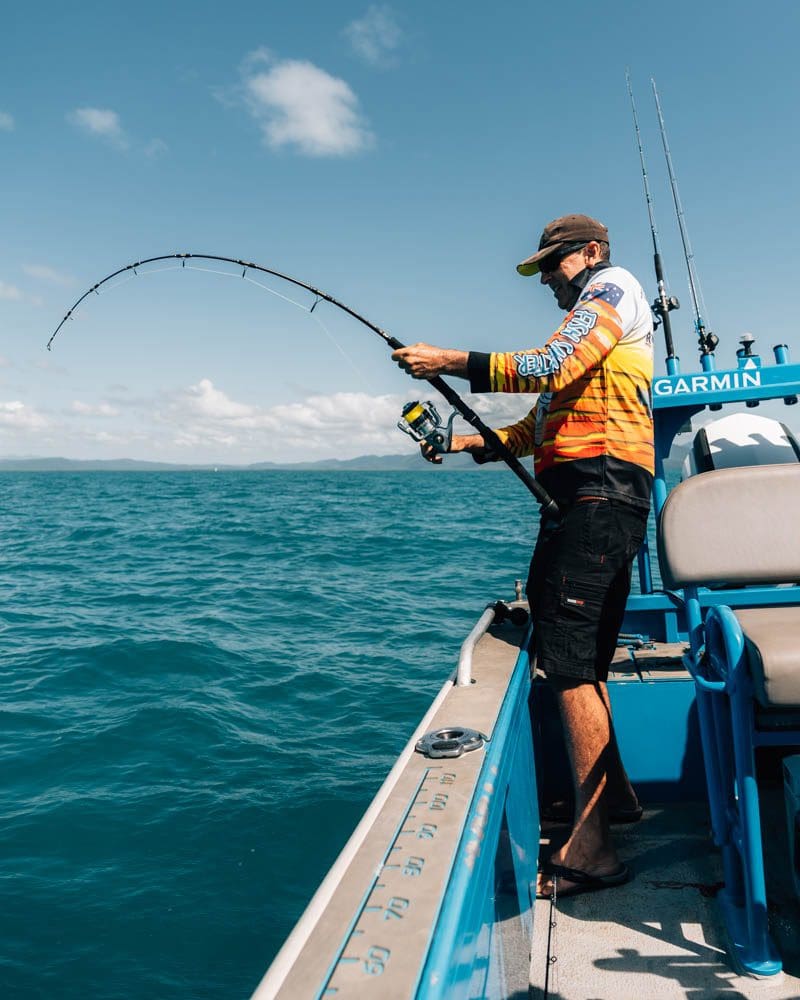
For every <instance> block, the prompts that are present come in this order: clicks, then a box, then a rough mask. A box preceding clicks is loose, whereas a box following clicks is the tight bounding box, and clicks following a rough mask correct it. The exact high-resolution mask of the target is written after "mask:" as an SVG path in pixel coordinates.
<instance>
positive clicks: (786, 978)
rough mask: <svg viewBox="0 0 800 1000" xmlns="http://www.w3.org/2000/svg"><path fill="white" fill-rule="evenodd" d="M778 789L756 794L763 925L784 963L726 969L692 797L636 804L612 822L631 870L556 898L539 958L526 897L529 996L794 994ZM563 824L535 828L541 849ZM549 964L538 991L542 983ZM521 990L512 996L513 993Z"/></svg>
mask: <svg viewBox="0 0 800 1000" xmlns="http://www.w3.org/2000/svg"><path fill="white" fill-rule="evenodd" d="M783 808H784V807H783V797H782V793H781V790H780V788H778V787H775V788H768V789H766V791H764V792H762V812H763V815H762V824H763V826H764V827H765V830H764V843H765V844H766V845H769V848H770V849H769V851H768V855H767V857H766V867H767V879H768V895H769V904H770V926H771V930H772V933H773V937H774V939H775V941H776V944H777V946H778V948H779V950H780V951H781V953H782V956H783V961H784V972H783V973H782V974H779V975H778V976H773V977H769V978H765V979H755V978H752V977H749V976H742V975H737V974H736V973H735V972H734V971H733V970H732V968H731V966H730V960H729V958H728V956H727V954H726V952H725V937H724V929H723V924H722V919H721V916H720V914H719V912H718V908H717V906H716V901H715V899H714V896H715V894H716V891H717V889H718V887H719V885H720V880H721V878H722V875H721V868H720V862H719V855H718V853H717V852H716V850H715V849H714V847H713V845H712V842H711V836H710V829H709V822H708V810H707V807H706V805H705V804H703V803H692V804H685V805H676V804H675V803H670V804H669V805H665V806H663V807H654V808H650V809H648V810H647V811H646V812H645V814H644V817H643V819H642V821H641V822H640V823H638V824H636V825H635V826H631V827H615V828H614V831H615V841H616V843H617V847H618V849H619V852H620V856H621V857H622V858H623V860H625V861H626V862H627V863H628V864H629V865H630V866H631V868H632V870H633V872H634V879H633V881H632V882H630V883H629V884H628V885H625V886H622V887H620V888H618V889H610V890H604V891H602V892H596V893H589V894H586V895H582V896H574V897H572V898H571V899H570V898H565V899H563V900H562V901H561V902H560V903H559V905H558V911H557V913H556V914H555V927H554V928H553V929H552V934H551V940H550V950H549V958H550V961H549V962H548V941H547V934H546V933H543V932H544V931H545V929H546V928H547V927H548V923H549V921H550V916H551V915H550V903H549V902H548V901H546V900H538V901H537V903H536V909H535V917H534V926H535V927H536V928H537V931H538V933H537V934H536V935H535V936H534V943H533V954H532V956H531V972H530V996H531V997H535V998H537V1000H540V998H541V1000H544V998H545V997H547V998H548V1000H628V998H631V1000H640V998H645V997H646V998H650V997H657V998H659V1000H672V998H675V1000H683V998H686V997H691V998H692V1000H716V998H723V997H725V998H727V997H730V998H742V1000H749V998H762V1000H767V998H768V1000H796V998H798V997H800V933H798V927H800V904H799V903H798V901H797V899H796V898H795V897H794V895H793V892H792V886H791V879H790V876H789V872H788V868H787V857H788V854H787V843H786V820H785V816H784V812H783ZM566 834H567V829H566V828H565V827H563V826H555V825H553V826H550V827H549V829H544V830H543V832H542V856H545V857H546V856H547V855H548V854H549V853H550V852H551V851H552V849H553V846H554V845H556V844H558V843H559V840H560V839H563V837H565V836H566ZM548 968H549V983H547V991H546V990H545V983H546V977H547V971H548ZM522 995H524V994H522V993H521V992H520V993H518V994H517V996H518V997H521V996H522Z"/></svg>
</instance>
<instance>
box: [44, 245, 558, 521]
mask: <svg viewBox="0 0 800 1000" xmlns="http://www.w3.org/2000/svg"><path fill="white" fill-rule="evenodd" d="M187 260H215V261H220V262H222V263H226V264H235V265H236V266H237V267H241V268H242V274H241V276H242V277H243V278H244V277H245V276H246V275H247V272H248V271H251V270H252V271H260V272H262V273H264V274H269V275H271V276H272V277H273V278H278V279H280V280H281V281H286V282H288V283H289V284H291V285H295V286H296V287H298V288H304V289H305V290H306V291H308V292H311V294H312V295H313V296H314V302H313V304H312V305H311V307H310V308H309V309H308V310H307V312H309V313H313V312H314V310H315V309H316V307H317V306H318V305H319V303H320V302H322V301H324V302H329V303H330V304H331V305H332V306H336V308H337V309H341V310H342V311H343V312H345V313H347V315H348V316H352V317H353V319H356V320H358V322H359V323H362V324H363V325H364V326H366V327H367V328H368V329H370V330H372V331H373V333H376V334H377V335H378V336H379V337H380V338H381V339H382V340H383V341H385V343H386V344H388V345H389V347H391V349H392V350H393V351H399V350H402V349H403V348H404V347H405V346H406V345H405V344H403V343H402V342H401V341H399V340H398V339H397V337H393V336H391V335H390V334H388V333H387V332H386V331H385V330H382V329H381V328H380V327H379V326H376V325H375V324H374V323H371V322H370V321H369V320H368V319H367V318H366V317H364V316H362V315H361V314H360V313H358V312H356V311H355V309H351V308H350V306H347V305H345V304H344V303H343V302H340V301H339V300H338V299H335V298H334V297H333V296H332V295H328V293H327V292H323V291H321V290H320V289H319V288H315V287H314V286H313V285H310V284H308V283H307V282H305V281H300V280H299V279H298V278H292V277H290V276H289V275H288V274H283V273H282V272H281V271H275V270H273V269H272V268H269V267H263V266H262V265H261V264H254V263H253V262H252V261H246V260H239V259H238V258H236V257H224V256H220V255H219V254H206V253H170V254H162V255H161V256H158V257H146V258H144V259H142V260H138V261H136V262H134V263H133V264H126V265H125V267H120V268H118V269H117V270H116V271H112V272H111V274H108V275H106V277H105V278H103V279H102V280H101V281H98V282H97V283H96V284H94V285H92V286H91V288H89V289H87V290H86V291H85V292H84V293H83V295H81V297H80V298H79V299H77V300H76V301H75V302H74V304H73V305H72V307H71V308H70V309H68V310H67V313H66V315H65V316H64V318H63V319H62V320H61V322H60V323H59V324H58V326H57V327H56V328H55V330H54V331H53V333H52V335H51V337H50V339H49V340H48V341H47V349H48V351H49V350H52V344H53V341H54V340H55V338H56V335H57V334H58V332H59V330H60V329H61V327H62V326H63V325H64V324H65V323H66V322H67V320H69V319H71V318H72V317H73V313H74V312H75V310H76V309H77V308H78V306H79V305H80V304H81V303H82V302H83V301H84V299H86V298H88V296H90V295H91V294H92V293H94V294H96V295H99V294H100V291H99V290H100V288H102V286H103V285H105V284H106V283H107V282H109V281H112V280H113V279H114V278H117V277H119V275H121V274H126V273H127V272H133V274H134V275H135V274H138V270H137V269H138V268H140V267H145V266H146V265H147V264H155V263H158V262H161V261H180V262H181V268H185V267H186V261H187ZM251 280H252V279H251ZM263 287H266V286H263ZM267 290H268V291H272V289H267ZM276 294H277V293H276ZM290 301H291V300H290ZM294 304H295V305H300V303H297V302H295V303H294ZM301 308H305V306H301ZM427 381H428V382H429V383H430V384H431V385H432V386H433V387H434V389H436V390H437V392H439V393H441V395H442V396H444V398H445V399H446V400H447V402H448V403H449V404H450V405H451V406H452V407H453V408H454V409H455V410H457V411H458V413H460V414H461V416H462V417H463V418H464V420H466V421H467V423H468V424H470V425H471V426H472V427H474V428H475V430H476V431H477V432H478V433H479V434H480V435H481V437H482V438H483V440H484V441H485V442H486V445H487V447H488V448H489V449H490V450H491V451H492V452H493V453H494V454H495V455H496V456H497V457H498V458H499V459H501V460H502V461H503V462H505V463H506V465H507V466H508V467H509V469H511V471H512V472H513V473H514V475H515V476H516V477H517V478H518V479H519V480H520V481H521V482H522V483H523V484H524V485H525V487H526V488H527V489H528V491H529V492H530V493H532V494H533V496H534V497H535V499H536V500H537V502H538V503H539V504H540V505H541V508H542V514H543V515H545V514H546V515H548V516H550V517H557V516H558V515H559V514H560V511H559V508H558V505H557V504H556V502H555V500H553V498H552V497H551V496H550V494H549V493H548V492H547V491H546V490H545V489H544V488H543V487H542V486H541V485H540V484H539V483H538V482H537V481H536V479H535V478H534V477H533V476H532V475H531V474H530V472H528V470H527V469H526V468H525V466H524V465H523V464H522V463H521V462H520V460H519V459H518V458H517V456H516V455H514V454H513V453H512V452H511V451H510V449H509V448H508V447H507V446H506V445H505V444H504V443H503V442H502V441H501V440H500V438H499V437H498V436H497V434H496V433H495V432H494V431H493V430H492V429H491V427H487V426H486V424H485V423H484V422H483V421H482V420H481V418H480V417H479V416H478V414H477V413H476V412H475V411H474V410H473V409H472V408H471V407H469V406H468V405H467V404H466V403H465V402H464V400H463V399H462V398H461V396H459V395H458V393H457V392H456V391H455V389H453V387H452V386H451V385H449V384H448V383H447V382H445V381H444V379H443V378H442V377H441V376H439V375H436V376H434V377H433V378H429V379H427ZM437 416H438V415H437ZM431 433H432V439H431V443H432V445H433V447H434V448H436V449H437V450H441V449H442V446H443V445H444V444H445V443H446V441H447V438H446V436H445V435H442V434H441V433H440V432H439V431H438V430H436V429H435V428H434V430H433V431H432V432H431Z"/></svg>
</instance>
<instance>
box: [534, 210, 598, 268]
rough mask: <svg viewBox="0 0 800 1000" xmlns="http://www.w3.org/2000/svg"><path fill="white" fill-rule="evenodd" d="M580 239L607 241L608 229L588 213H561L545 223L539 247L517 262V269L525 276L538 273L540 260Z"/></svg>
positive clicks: (578, 241)
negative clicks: (558, 216) (533, 252)
mask: <svg viewBox="0 0 800 1000" xmlns="http://www.w3.org/2000/svg"><path fill="white" fill-rule="evenodd" d="M582 240H583V241H585V242H586V243H588V242H589V241H590V240H598V241H599V242H601V243H608V230H607V229H606V227H605V226H604V225H603V223H602V222H598V221H597V219H592V218H591V217H590V216H588V215H562V216H561V218H560V219H554V220H553V221H552V222H548V223H547V225H546V226H545V227H544V231H543V232H542V238H541V239H540V240H539V249H538V250H537V251H536V253H535V254H533V255H532V256H531V257H528V258H527V260H523V262H522V263H521V264H517V270H518V271H519V273H520V274H522V275H524V276H525V277H526V278H528V277H530V276H531V275H532V274H538V273H539V261H540V260H544V258H545V257H546V256H547V255H548V254H551V253H553V251H554V250H560V249H561V248H562V247H567V246H569V245H570V243H580V242H581V241H582Z"/></svg>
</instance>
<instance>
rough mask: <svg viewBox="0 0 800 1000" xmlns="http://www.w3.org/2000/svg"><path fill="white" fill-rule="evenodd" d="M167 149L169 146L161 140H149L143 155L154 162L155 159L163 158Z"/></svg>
mask: <svg viewBox="0 0 800 1000" xmlns="http://www.w3.org/2000/svg"><path fill="white" fill-rule="evenodd" d="M168 149H169V146H168V145H167V144H166V143H165V142H164V140H163V139H151V140H150V142H148V143H147V144H146V145H145V147H144V155H145V156H147V157H148V158H149V159H151V160H155V159H156V158H157V157H159V156H163V155H164V154H165V153H166V152H167V150H168Z"/></svg>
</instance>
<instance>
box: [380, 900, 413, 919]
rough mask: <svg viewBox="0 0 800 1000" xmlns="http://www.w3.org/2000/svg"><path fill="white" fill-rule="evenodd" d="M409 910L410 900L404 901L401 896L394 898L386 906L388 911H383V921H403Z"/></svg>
mask: <svg viewBox="0 0 800 1000" xmlns="http://www.w3.org/2000/svg"><path fill="white" fill-rule="evenodd" d="M407 909H408V900H407V899H403V898H402V897H400V896H392V898H391V899H390V900H389V902H388V903H387V904H386V909H385V910H384V911H383V919H384V920H391V919H392V917H394V918H395V920H402V919H403V913H404V912H405V911H406V910H407Z"/></svg>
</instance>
